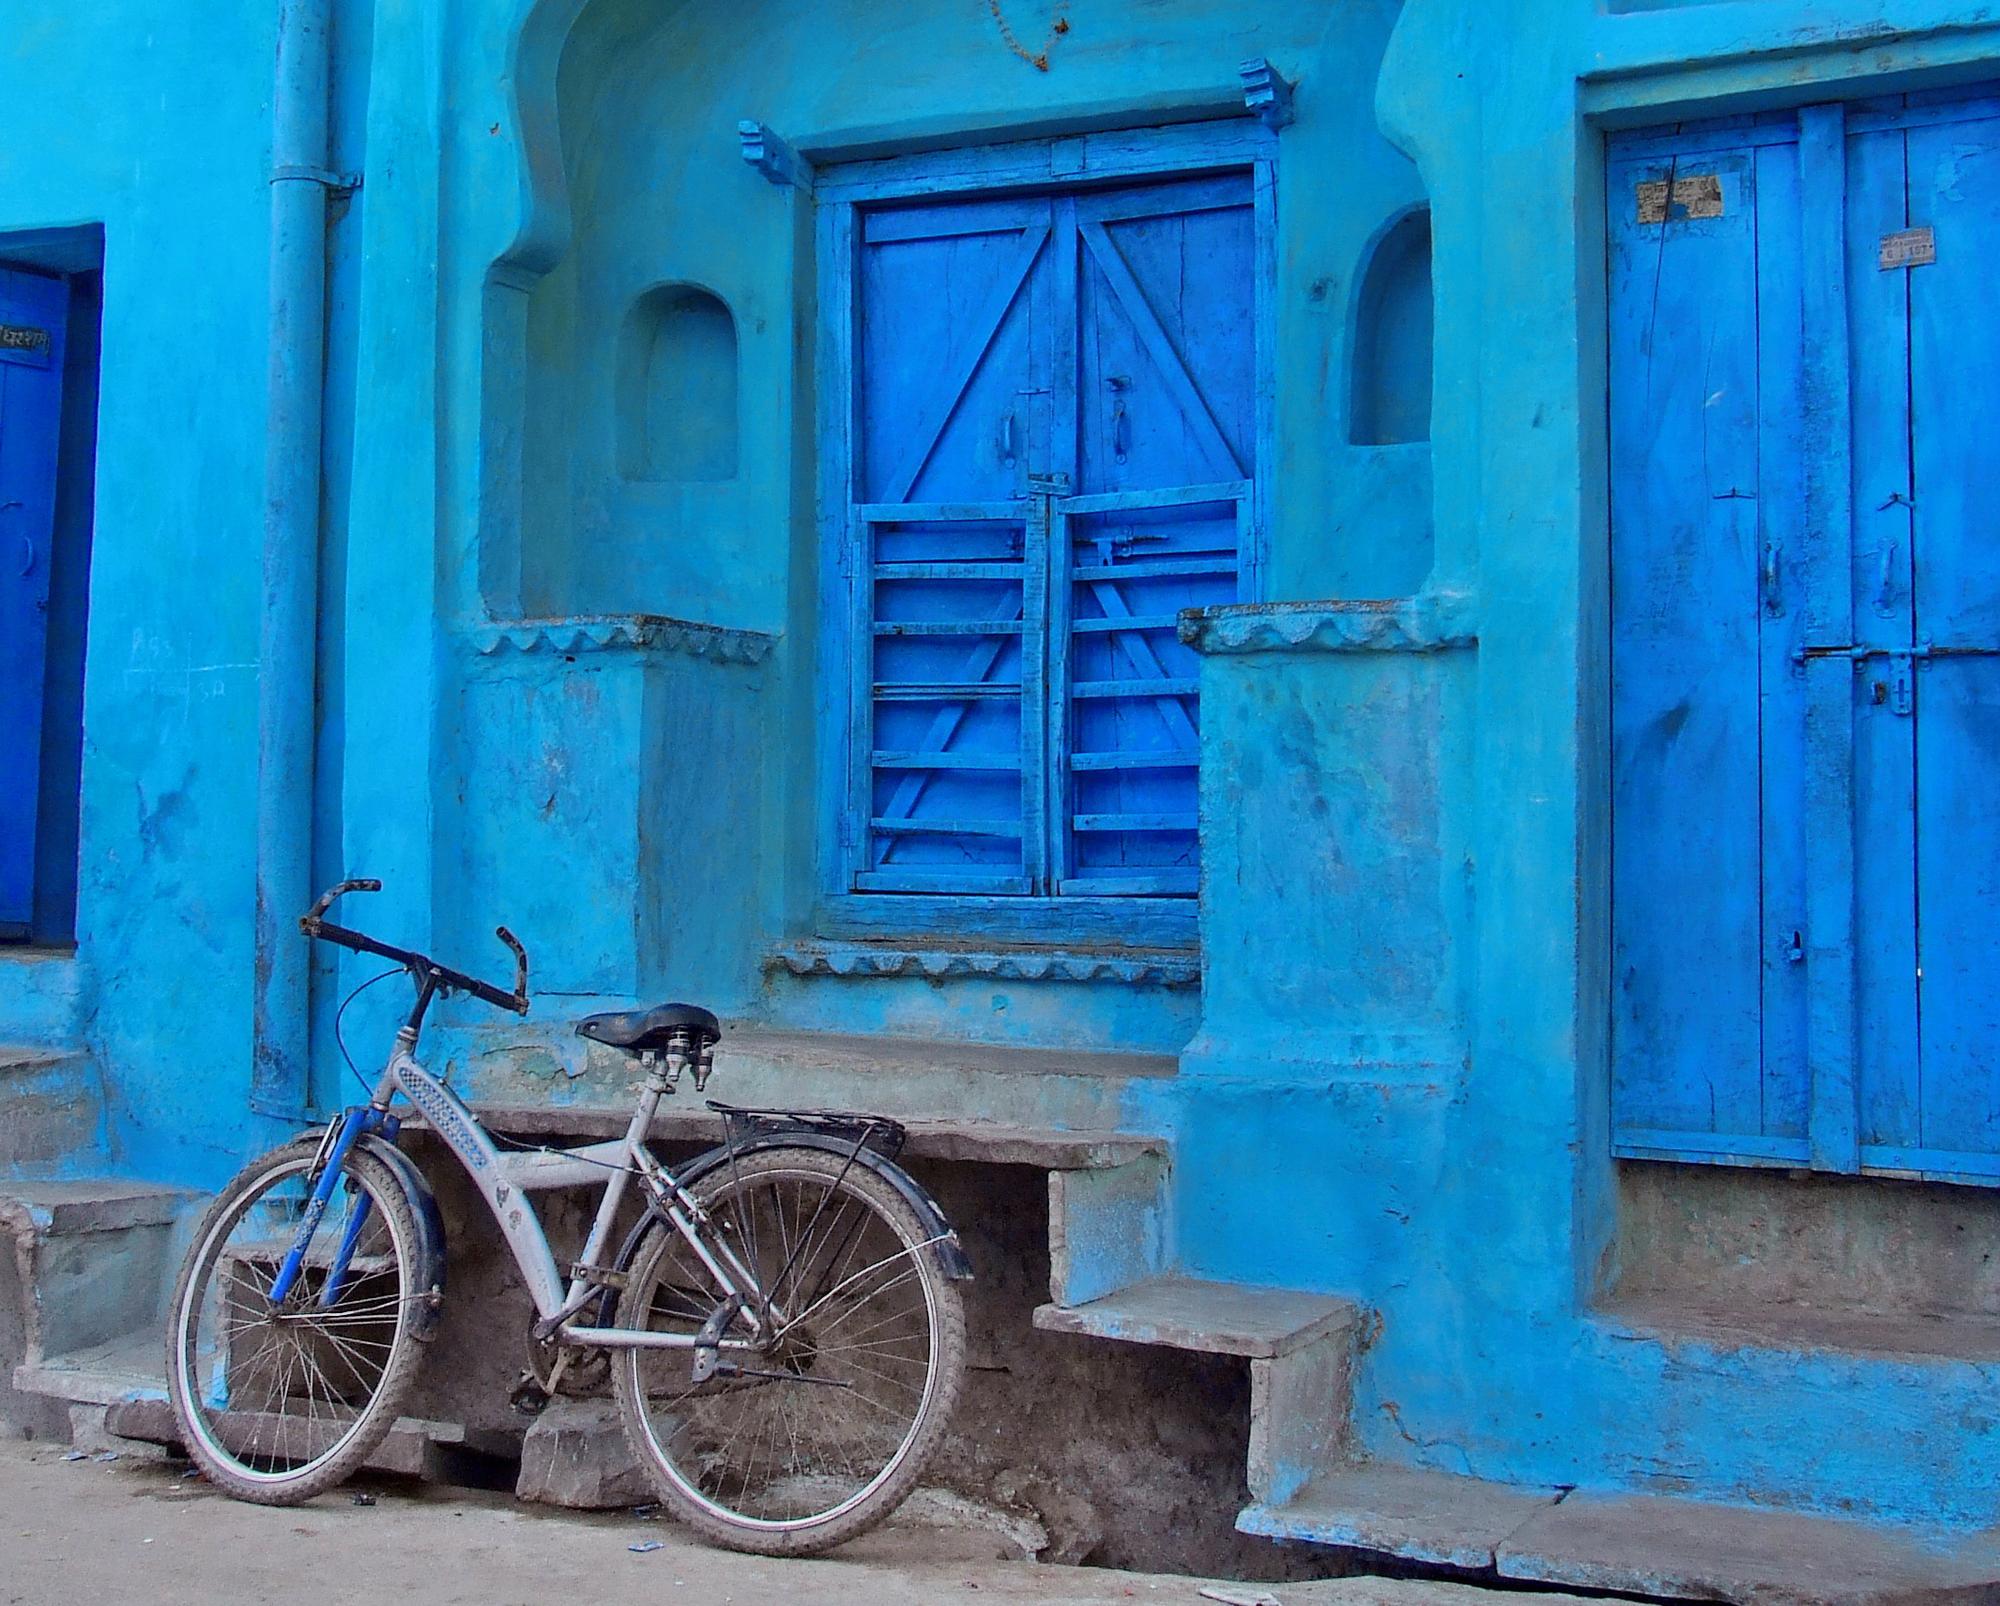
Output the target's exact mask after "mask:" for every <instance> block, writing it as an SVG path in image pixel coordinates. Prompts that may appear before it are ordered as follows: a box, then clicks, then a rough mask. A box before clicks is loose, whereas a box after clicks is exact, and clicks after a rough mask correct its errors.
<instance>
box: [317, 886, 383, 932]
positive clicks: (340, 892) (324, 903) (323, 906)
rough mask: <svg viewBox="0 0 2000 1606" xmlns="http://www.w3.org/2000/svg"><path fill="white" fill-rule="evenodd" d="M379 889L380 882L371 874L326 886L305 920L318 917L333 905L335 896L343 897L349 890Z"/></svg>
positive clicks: (368, 890) (365, 890) (375, 890)
mask: <svg viewBox="0 0 2000 1606" xmlns="http://www.w3.org/2000/svg"><path fill="white" fill-rule="evenodd" d="M381 890H382V883H381V882H379V881H377V880H376V879H375V878H374V877H373V876H364V877H359V878H357V879H354V880H351V881H343V882H341V883H340V885H339V886H337V887H328V888H327V889H326V891H324V892H322V893H321V894H320V895H319V902H318V903H316V904H314V905H313V906H312V912H311V913H310V914H308V915H307V916H306V920H317V919H319V917H320V916H321V915H323V914H325V913H326V912H327V910H329V909H331V908H332V907H333V900H334V899H335V898H341V897H345V896H346V895H347V894H348V893H350V892H380V891H381ZM299 924H300V925H304V924H305V921H304V920H302V921H300V922H299Z"/></svg>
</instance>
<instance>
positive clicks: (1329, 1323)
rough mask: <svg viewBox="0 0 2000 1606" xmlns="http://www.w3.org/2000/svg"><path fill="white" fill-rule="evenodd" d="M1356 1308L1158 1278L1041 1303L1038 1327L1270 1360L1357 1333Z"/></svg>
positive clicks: (1284, 1292) (1293, 1294) (1321, 1297)
mask: <svg viewBox="0 0 2000 1606" xmlns="http://www.w3.org/2000/svg"><path fill="white" fill-rule="evenodd" d="M1356 1315H1357V1312H1356V1309H1355V1307H1354V1305H1353V1304H1352V1303H1351V1302H1350V1301H1348V1300H1345V1299H1336V1298H1333V1297H1332V1296H1331V1295H1327V1294H1306V1293H1300V1292H1299V1291H1298V1290H1296V1289H1291V1288H1259V1287H1255V1286H1253V1285H1250V1284H1247V1283H1214V1282H1203V1281H1201V1280H1199V1279H1197V1278H1193V1277H1154V1278H1151V1279H1149V1280H1147V1281H1145V1282H1141V1283H1135V1284H1133V1285H1132V1286H1130V1287H1128V1288H1121V1289H1119V1290H1118V1291H1117V1292H1116V1293H1112V1294H1108V1295H1106V1296H1105V1297H1103V1298H1102V1299H1093V1300H1091V1301H1089V1302H1088V1303H1086V1304H1082V1305H1073V1306H1072V1305H1043V1306H1040V1307H1038V1308H1037V1309H1036V1311H1035V1325H1036V1326H1037V1327H1039V1328H1042V1329H1043V1330H1045V1331H1047V1332H1051V1333H1078V1334H1082V1335H1084V1336H1086V1337H1090V1338H1115V1339H1120V1340H1122V1341H1124V1342H1125V1343H1128V1344H1162V1345H1165V1346H1166V1347H1167V1348H1169V1349H1186V1350H1200V1351H1203V1352H1204V1353H1207V1354H1210V1355H1242V1356H1247V1357H1249V1358H1251V1359H1253V1360H1269V1359H1275V1358H1276V1357H1278V1356H1282V1355H1289V1354H1291V1353H1292V1352H1293V1351H1294V1350H1298V1349H1303V1348H1304V1347H1305V1346H1306V1345H1308V1344H1312V1343H1314V1342H1316V1341H1318V1340H1320V1339H1322V1338H1326V1337H1328V1336H1330V1335H1332V1334H1335V1333H1340V1332H1346V1331H1348V1330H1350V1329H1352V1328H1353V1326H1354V1324H1355V1320H1356Z"/></svg>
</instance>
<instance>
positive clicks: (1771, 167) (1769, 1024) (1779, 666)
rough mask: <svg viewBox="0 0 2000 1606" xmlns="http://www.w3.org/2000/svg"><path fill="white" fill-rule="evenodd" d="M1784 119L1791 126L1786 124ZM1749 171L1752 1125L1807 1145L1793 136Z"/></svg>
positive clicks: (1761, 150) (1801, 497)
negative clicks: (1753, 336) (1755, 937)
mask: <svg viewBox="0 0 2000 1606" xmlns="http://www.w3.org/2000/svg"><path fill="white" fill-rule="evenodd" d="M1787 122H1788V124H1791V126H1792V127H1794V128H1795V127H1796V124H1795V123H1793V122H1792V120H1791V119H1789V118H1788V119H1787ZM1755 161H1756V174H1757V387H1758V391H1757V414H1758V416H1757V431H1758V462H1757V501H1756V502H1755V504H1754V505H1753V506H1754V511H1755V513H1756V516H1757V529H1756V540H1757V543H1758V557H1759V563H1760V565H1761V567H1762V571H1763V572H1762V574H1761V575H1760V577H1759V578H1760V582H1761V589H1762V593H1763V596H1762V602H1763V605H1762V607H1761V609H1760V610H1759V617H1758V634H1757V673H1758V704H1759V714H1758V735H1759V744H1760V754H1759V761H1760V767H1761V776H1760V780H1761V795H1760V800H1759V802H1760V848H1761V853H1762V864H1761V871H1760V876H1759V881H1760V896H1761V900H1762V915H1761V927H1762V929H1761V932H1760V938H1761V943H1762V951H1761V954H1760V966H1761V981H1760V988H1759V991H1760V995H1761V1004H1762V1011H1763V1021H1762V1038H1761V1042H1762V1050H1763V1078H1762V1093H1761V1097H1762V1104H1763V1109H1762V1114H1761V1117H1760V1121H1759V1130H1760V1131H1761V1132H1762V1133H1764V1134H1765V1135H1767V1136H1770V1137H1782V1138H1785V1139H1787V1140H1798V1141H1799V1142H1801V1143H1803V1140H1804V1138H1805V1134H1806V1127H1807V1107H1808V1103H1809V1081H1808V1077H1807V1071H1806V965H1805V927H1806V843H1805V772H1806V757H1805V729H1806V706H1805V678H1804V677H1803V676H1802V675H1801V674H1800V673H1799V671H1798V668H1797V666H1796V664H1795V662H1794V654H1795V653H1797V652H1798V651H1799V649H1801V648H1802V647H1804V646H1805V609H1804V606H1803V597H1804V586H1805V581H1804V575H1803V569H1802V564H1803V561H1804V553H1805V522H1804V518H1805V489H1804V485H1805V480H1804V469H1805V463H1804V453H1805V448H1804V444H1803V442H1802V440H1801V436H1800V430H1801V427H1802V426H1801V421H1800V420H1801V415H1802V412H1803V407H1802V404H1801V402H1800V398H1799V385H1800V381H1801V367H1800V365H1801V361H1802V341H1803V332H1802V328H1801V323H1800V318H1801V305H1800V286H1799V251H1800V243H1799V227H1800V217H1799V162H1798V147H1797V144H1796V142H1795V141H1794V142H1789V143H1784V144H1770V145H1762V146H1759V147H1757V148H1756V152H1755Z"/></svg>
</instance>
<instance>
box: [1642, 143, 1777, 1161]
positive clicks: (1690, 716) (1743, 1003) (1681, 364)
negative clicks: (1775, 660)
mask: <svg viewBox="0 0 2000 1606" xmlns="http://www.w3.org/2000/svg"><path fill="white" fill-rule="evenodd" d="M1689 165H1690V166H1693V167H1695V168H1696V169H1697V170H1698V171H1704V172H1708V173H1713V174H1716V175H1718V177H1719V178H1720V180H1721V185H1722V193H1723V196H1724V206H1723V210H1722V213H1721V215H1720V216H1713V217H1705V218H1703V217H1690V218H1685V219H1676V220H1672V221H1669V222H1666V223H1651V224H1648V223H1642V222H1640V221H1639V216H1638V213H1637V210H1636V208H1634V207H1632V206H1630V205H1628V204H1626V198H1629V197H1630V196H1631V195H1632V194H1633V193H1634V191H1635V190H1636V187H1637V185H1638V184H1640V183H1657V182H1666V183H1668V184H1672V183H1674V182H1675V181H1677V180H1679V179H1680V178H1682V177H1684V176H1686V174H1687V168H1686V167H1684V166H1683V165H1682V164H1681V162H1680V160H1679V158H1678V157H1674V156H1669V157H1667V158H1665V159H1663V160H1655V159H1646V160H1641V161H1617V162H1614V163H1612V164H1611V166H1610V167H1609V168H1608V170H1607V173H1606V184H1607V190H1608V206H1609V213H1608V217H1607V227H1608V230H1609V271H1610V283H1609V291H1610V296H1609V307H1610V383H1611V417H1610V431H1611V435H1610V439H1611V564H1612V621H1611V631H1612V819H1613V840H1612V906H1613V943H1614V961H1613V963H1614V975H1615V977H1616V992H1615V994H1614V1004H1615V1009H1614V1015H1613V1021H1612V1042H1613V1059H1614V1066H1613V1075H1614V1083H1613V1086H1614V1097H1613V1111H1614V1124H1615V1127H1616V1128H1617V1130H1618V1131H1619V1132H1620V1133H1621V1134H1622V1133H1623V1132H1624V1131H1625V1130H1626V1129H1628V1128H1633V1129H1644V1130H1652V1131H1659V1132H1667V1133H1673V1134H1677V1135H1678V1137H1679V1140H1680V1141H1683V1142H1685V1143H1687V1144H1688V1145H1690V1146H1699V1145H1700V1144H1702V1143H1705V1142H1707V1141H1709V1140H1710V1139H1712V1138H1714V1137H1716V1136H1718V1135H1727V1136H1729V1137H1731V1138H1737V1137H1741V1138H1749V1139H1759V1138H1761V1137H1762V1135H1763V1098H1762V1045H1761V1027H1762V1008H1761V997H1760V991H1761V965H1760V950H1761V939H1762V932H1761V920H1760V917H1761V910H1760V898H1759V891H1758V887H1759V879H1758V865H1759V850H1760V842H1759V834H1760V833H1759V825H1760V796H1761V784H1760V783H1761V776H1760V773H1759V764H1758V755H1759V720H1760V714H1761V708H1760V702H1759V689H1760V688H1759V673H1758V672H1759V652H1758V647H1759V619H1760V616H1761V613H1762V604H1761V597H1760V586H1759V579H1760V558H1761V553H1760V550H1759V545H1758V540H1757V525H1756V513H1757V507H1758V502H1757V490H1758V484H1757V481H1758V468H1757V452H1758V446H1759V438H1758V431H1757V398H1758V372H1757V359H1758V346H1757V328H1756V325H1757V295H1758V281H1757V267H1758V264H1757V256H1756V217H1757V213H1756V206H1757V194H1756V184H1755V168H1754V154H1753V153H1751V152H1748V151H1740V150H1737V151H1727V152H1719V153H1709V154H1707V155H1704V156H1703V157H1701V158H1699V159H1698V160H1696V161H1693V162H1691V163H1690V164H1689Z"/></svg>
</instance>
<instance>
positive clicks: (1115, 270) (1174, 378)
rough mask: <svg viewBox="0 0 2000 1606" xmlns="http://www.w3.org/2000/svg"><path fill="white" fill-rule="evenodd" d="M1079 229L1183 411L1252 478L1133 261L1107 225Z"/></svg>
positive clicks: (1212, 447) (1214, 455)
mask: <svg viewBox="0 0 2000 1606" xmlns="http://www.w3.org/2000/svg"><path fill="white" fill-rule="evenodd" d="M1079 229H1080V230H1081V232H1082V235H1083V241H1084V244H1085V246H1086V247H1087V248H1088V250H1089V252H1090V256H1091V258H1092V260H1093V261H1095V263H1096V264H1097V268H1098V271H1099V272H1100V273H1102V274H1103V275H1104V278H1105V280H1106V281H1107V282H1108V283H1109V284H1110V286H1111V289H1112V291H1113V293H1114V294H1115V295H1116V296H1117V298H1118V304H1119V306H1120V307H1121V308H1122V309H1123V311H1124V313H1125V315H1126V317H1127V318H1129V319H1130V320H1131V327H1132V332H1133V334H1134V335H1136V336H1137V337H1138V340H1139V344H1140V345H1141V346H1142V347H1143V348H1144V350H1145V352H1146V355H1147V356H1148V357H1149V358H1151V359H1152V362H1153V366H1154V369H1155V371H1156V372H1157V374H1158V376H1159V378H1160V380H1161V381H1162V382H1163V383H1164V384H1165V385H1166V387H1167V391H1168V393H1169V394H1170V395H1171V396H1172V398H1173V400H1174V403H1175V405H1176V406H1177V407H1178V408H1179V409H1180V412H1181V416H1182V417H1183V418H1184V419H1185V420H1186V421H1187V423H1188V424H1189V425H1190V426H1191V427H1192V428H1193V430H1194V431H1195V433H1196V435H1197V437H1198V438H1199V439H1201V440H1202V442H1203V445H1204V447H1205V448H1206V451H1207V453H1208V454H1209V456H1210V458H1211V460H1212V461H1213V462H1214V463H1215V464H1217V465H1218V466H1226V467H1228V468H1230V469H1232V470H1234V472H1235V475H1236V476H1237V477H1238V478H1247V477H1248V476H1247V475H1246V474H1245V472H1244V464H1243V460H1242V459H1241V458H1240V457H1239V456H1238V455H1237V452H1236V448H1235V447H1234V446H1232V445H1230V443H1229V439H1228V437H1227V436H1226V435H1225V434H1224V433H1223V430H1222V425H1221V424H1220V423H1219V422H1218V421H1217V419H1216V416H1215V414H1214V413H1213V412H1212V411H1210V409H1209V405H1208V399H1207V398H1206V397H1205V396H1204V395H1203V394H1202V392H1201V390H1200V389H1199V387H1197V386H1196V384H1195V382H1194V379H1193V378H1192V376H1190V375H1189V373H1188V371H1187V365H1186V364H1185V363H1184V362H1183V361H1182V360H1181V354H1180V353H1179V352H1178V351H1176V350H1175V349H1174V346H1173V343H1172V342H1171V341H1170V340H1169V339H1168V338H1167V333H1166V331H1165V330H1164V329H1162V328H1161V327H1160V320H1159V317H1158V315H1157V314H1156V313H1155V312H1154V310H1153V306H1152V304H1151V303H1150V302H1149V301H1147V299H1146V295H1145V292H1144V291H1143V290H1141V289H1140V288H1139V281H1138V279H1137V278H1136V277H1135V276H1134V275H1133V272H1132V269H1131V266H1130V265H1129V264H1128V263H1127V262H1126V260H1125V258H1124V257H1123V256H1122V255H1121V254H1120V253H1119V250H1118V246H1117V245H1116V243H1115V242H1114V241H1113V240H1112V238H1111V236H1110V234H1109V233H1107V232H1106V230H1105V226H1104V225H1103V224H1102V223H1084V224H1080V225H1079Z"/></svg>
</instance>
